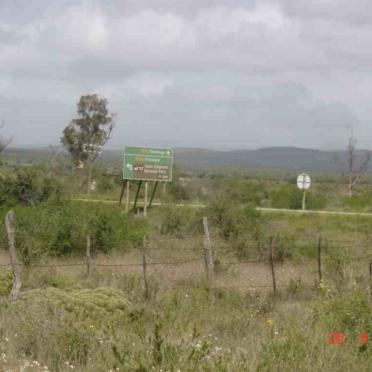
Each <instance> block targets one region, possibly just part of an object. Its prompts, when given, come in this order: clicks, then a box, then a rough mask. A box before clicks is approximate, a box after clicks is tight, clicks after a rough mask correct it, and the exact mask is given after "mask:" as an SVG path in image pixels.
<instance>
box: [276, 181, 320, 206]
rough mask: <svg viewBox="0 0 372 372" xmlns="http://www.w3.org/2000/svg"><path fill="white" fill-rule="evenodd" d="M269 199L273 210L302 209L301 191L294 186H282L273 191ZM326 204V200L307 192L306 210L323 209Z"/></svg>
mask: <svg viewBox="0 0 372 372" xmlns="http://www.w3.org/2000/svg"><path fill="white" fill-rule="evenodd" d="M269 198H270V201H271V206H272V207H273V208H286V209H301V207H302V191H301V190H299V189H298V188H297V187H296V186H295V185H282V186H281V187H279V188H278V189H275V190H274V191H273V192H272V193H271V195H270V196H269ZM326 204H327V203H326V199H325V198H324V197H322V196H321V195H317V194H315V193H313V192H311V191H310V192H307V194H306V208H307V209H323V208H324V207H325V206H326Z"/></svg>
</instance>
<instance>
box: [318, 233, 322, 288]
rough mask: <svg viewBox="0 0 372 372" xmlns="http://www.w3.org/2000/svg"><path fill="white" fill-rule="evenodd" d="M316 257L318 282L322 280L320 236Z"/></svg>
mask: <svg viewBox="0 0 372 372" xmlns="http://www.w3.org/2000/svg"><path fill="white" fill-rule="evenodd" d="M317 258H318V277H319V282H320V281H321V280H322V238H321V237H319V239H318V249H317Z"/></svg>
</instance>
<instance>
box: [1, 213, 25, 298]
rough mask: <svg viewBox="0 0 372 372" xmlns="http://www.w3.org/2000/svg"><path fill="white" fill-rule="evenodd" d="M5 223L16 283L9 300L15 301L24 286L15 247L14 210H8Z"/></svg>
mask: <svg viewBox="0 0 372 372" xmlns="http://www.w3.org/2000/svg"><path fill="white" fill-rule="evenodd" d="M5 225H6V232H7V237H8V248H9V257H10V264H11V266H12V270H13V275H14V283H13V287H12V290H11V292H10V295H9V302H13V301H15V300H16V299H17V298H18V296H19V294H20V292H21V287H22V282H21V270H20V268H19V264H18V262H17V256H16V253H15V248H14V212H13V211H10V212H8V214H7V215H6V217H5Z"/></svg>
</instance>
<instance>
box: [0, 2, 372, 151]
mask: <svg viewBox="0 0 372 372" xmlns="http://www.w3.org/2000/svg"><path fill="white" fill-rule="evenodd" d="M90 93H97V94H99V95H101V96H103V97H106V98H107V99H108V100H109V102H110V106H109V107H110V110H111V111H113V112H115V113H117V124H116V128H115V132H114V136H113V139H112V140H111V143H110V146H112V147H120V146H121V145H123V144H137V145H153V146H163V145H167V146H188V147H189V146H192V147H210V148H221V149H231V148H257V147H263V146H277V145H280V146H287V145H290V146H292V145H295V146H301V147H313V148H321V149H325V148H340V147H343V146H344V144H345V142H346V139H347V137H348V135H349V134H350V131H351V130H352V129H353V131H354V133H355V135H356V137H357V138H358V140H359V143H360V145H361V146H363V147H368V148H370V147H371V146H370V145H369V144H370V142H371V140H372V1H371V0H358V1H350V0H311V1H309V0H267V1H266V0H0V120H4V122H5V130H2V132H3V133H4V134H6V135H8V136H10V135H11V136H12V137H13V144H14V145H26V144H27V145H31V144H33V145H48V144H57V143H58V142H59V137H60V134H61V131H62V129H63V127H64V126H65V125H66V124H67V123H68V122H69V121H70V120H71V119H72V118H73V117H74V115H75V110H76V103H77V101H78V99H79V97H80V96H81V95H83V94H90Z"/></svg>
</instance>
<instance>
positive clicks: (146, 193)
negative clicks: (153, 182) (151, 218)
mask: <svg viewBox="0 0 372 372" xmlns="http://www.w3.org/2000/svg"><path fill="white" fill-rule="evenodd" d="M148 189H149V183H148V182H147V181H146V182H145V201H144V204H143V216H144V217H146V216H147V195H148Z"/></svg>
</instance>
